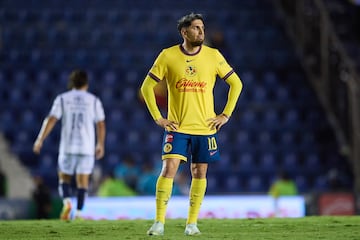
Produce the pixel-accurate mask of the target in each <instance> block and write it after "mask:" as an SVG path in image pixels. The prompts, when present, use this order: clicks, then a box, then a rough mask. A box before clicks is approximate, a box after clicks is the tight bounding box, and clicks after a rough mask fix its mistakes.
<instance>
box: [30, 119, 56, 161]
mask: <svg viewBox="0 0 360 240" xmlns="http://www.w3.org/2000/svg"><path fill="white" fill-rule="evenodd" d="M57 121H58V119H57V118H56V117H54V116H48V117H47V118H45V119H44V121H43V123H42V126H41V129H40V132H39V134H38V137H37V138H36V140H35V143H34V146H33V151H34V153H36V154H39V153H40V150H41V147H42V145H43V142H44V140H45V139H46V137H47V136H48V135H49V134H50V132H51V131H52V130H53V128H54V126H55V124H56V122H57Z"/></svg>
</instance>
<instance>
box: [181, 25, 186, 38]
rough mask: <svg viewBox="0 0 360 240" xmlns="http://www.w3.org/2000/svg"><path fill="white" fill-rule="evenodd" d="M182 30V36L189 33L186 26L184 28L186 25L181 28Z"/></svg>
mask: <svg viewBox="0 0 360 240" xmlns="http://www.w3.org/2000/svg"><path fill="white" fill-rule="evenodd" d="M180 32H181V36H186V35H187V31H186V28H184V27H183V28H182V29H181V31H180Z"/></svg>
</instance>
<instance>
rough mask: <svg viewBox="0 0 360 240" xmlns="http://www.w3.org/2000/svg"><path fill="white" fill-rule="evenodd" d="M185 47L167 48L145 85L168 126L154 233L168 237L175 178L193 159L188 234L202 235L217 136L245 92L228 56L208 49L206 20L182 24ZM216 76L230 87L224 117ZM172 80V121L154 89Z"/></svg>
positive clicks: (156, 115)
mask: <svg viewBox="0 0 360 240" xmlns="http://www.w3.org/2000/svg"><path fill="white" fill-rule="evenodd" d="M178 30H179V32H180V34H181V36H182V38H183V43H182V44H178V45H175V46H172V47H170V48H167V49H164V50H163V51H162V52H161V53H160V54H159V56H158V57H157V59H156V60H155V62H154V64H153V66H152V67H151V69H150V71H149V73H148V74H147V76H146V77H145V79H144V82H143V84H142V86H141V92H142V95H143V97H144V100H145V103H146V105H147V107H148V109H149V112H150V114H151V116H152V117H153V119H154V121H155V122H156V123H157V125H159V126H160V127H163V128H165V133H164V140H163V146H162V159H163V166H162V171H161V173H160V176H159V177H158V180H157V183H156V217H155V222H154V224H153V225H152V226H151V228H150V229H149V230H148V232H147V234H148V235H163V234H164V224H165V215H166V209H167V204H168V201H169V200H170V197H171V192H172V187H173V181H174V177H175V176H176V173H177V170H178V168H179V165H180V163H181V162H186V161H187V159H188V156H189V158H190V161H191V175H192V180H191V186H190V193H189V198H190V199H189V201H190V206H189V211H188V218H187V221H186V227H185V232H184V233H185V234H186V235H197V234H200V231H199V229H198V227H197V219H198V214H199V211H200V206H201V203H202V201H203V198H204V195H205V191H206V173H207V168H208V164H209V163H211V162H215V161H218V160H219V159H220V153H219V148H218V145H217V132H218V131H219V130H220V128H221V127H222V126H223V125H224V124H225V123H227V122H228V120H229V118H230V116H231V114H232V112H233V110H234V108H235V106H236V102H237V100H238V97H239V95H240V92H241V90H242V83H241V80H240V78H239V77H238V75H237V74H236V73H235V72H234V70H233V69H232V68H231V67H230V66H229V64H228V63H227V61H226V60H225V59H224V57H223V56H222V54H221V53H220V52H219V51H218V50H217V49H214V48H210V47H207V46H205V45H203V42H204V38H205V33H204V21H203V17H202V15H201V14H194V13H191V14H189V15H186V16H184V17H182V18H181V19H180V20H179V21H178ZM216 76H219V77H220V78H222V80H223V81H225V82H226V83H227V84H228V85H229V86H230V88H229V92H228V96H227V103H226V105H225V108H224V110H223V111H222V113H220V114H216V113H215V111H214V96H213V88H214V85H215V81H216ZM161 81H166V84H167V89H168V112H167V115H168V116H167V118H164V117H163V116H162V115H161V112H160V110H159V106H158V105H157V104H156V96H155V93H154V87H155V86H156V85H157V83H158V82H161Z"/></svg>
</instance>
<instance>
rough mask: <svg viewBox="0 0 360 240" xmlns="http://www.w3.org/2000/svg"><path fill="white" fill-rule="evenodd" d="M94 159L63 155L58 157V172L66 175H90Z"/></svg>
mask: <svg viewBox="0 0 360 240" xmlns="http://www.w3.org/2000/svg"><path fill="white" fill-rule="evenodd" d="M94 164H95V157H94V156H91V155H79V154H65V155H59V158H58V167H59V171H60V172H62V173H65V174H68V175H74V174H75V173H76V174H91V173H92V171H93V169H94Z"/></svg>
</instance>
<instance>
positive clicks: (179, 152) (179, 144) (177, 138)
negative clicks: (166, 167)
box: [162, 131, 190, 162]
mask: <svg viewBox="0 0 360 240" xmlns="http://www.w3.org/2000/svg"><path fill="white" fill-rule="evenodd" d="M189 145H190V135H189V134H183V133H176V132H167V131H165V133H164V139H163V144H162V159H163V160H165V159H179V160H181V161H184V162H186V161H187V157H188V155H189Z"/></svg>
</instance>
